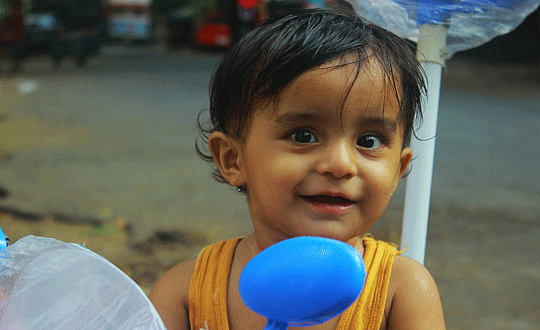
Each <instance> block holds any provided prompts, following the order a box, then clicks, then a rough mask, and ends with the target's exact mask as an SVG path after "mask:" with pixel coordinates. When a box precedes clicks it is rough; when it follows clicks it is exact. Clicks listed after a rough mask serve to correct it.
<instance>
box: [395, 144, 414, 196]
mask: <svg viewBox="0 0 540 330" xmlns="http://www.w3.org/2000/svg"><path fill="white" fill-rule="evenodd" d="M412 157H413V152H412V149H411V148H409V147H405V148H403V150H401V156H400V164H399V172H398V176H397V178H396V183H395V187H394V189H395V188H397V185H398V183H399V181H400V180H401V178H403V175H405V173H406V172H407V169H408V168H409V165H410V164H411V160H412Z"/></svg>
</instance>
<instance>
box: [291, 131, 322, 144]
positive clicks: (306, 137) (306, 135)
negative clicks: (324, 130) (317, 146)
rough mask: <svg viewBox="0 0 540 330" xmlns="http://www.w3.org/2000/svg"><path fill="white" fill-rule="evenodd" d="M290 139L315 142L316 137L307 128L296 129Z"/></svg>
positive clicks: (300, 141) (305, 142)
mask: <svg viewBox="0 0 540 330" xmlns="http://www.w3.org/2000/svg"><path fill="white" fill-rule="evenodd" d="M291 140H293V141H294V142H296V143H302V144H307V143H315V142H317V138H316V137H315V134H313V133H312V132H311V131H310V130H308V129H297V130H295V131H294V132H292V134H291Z"/></svg>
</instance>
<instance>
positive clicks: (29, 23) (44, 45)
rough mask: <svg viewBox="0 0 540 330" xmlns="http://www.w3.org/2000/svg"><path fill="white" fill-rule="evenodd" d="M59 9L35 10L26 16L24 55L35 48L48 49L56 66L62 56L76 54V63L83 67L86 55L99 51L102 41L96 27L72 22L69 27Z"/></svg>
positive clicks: (34, 50) (31, 52)
mask: <svg viewBox="0 0 540 330" xmlns="http://www.w3.org/2000/svg"><path fill="white" fill-rule="evenodd" d="M59 12H62V11H61V10H60V11H59ZM59 12H56V11H49V10H46V11H38V12H34V13H31V14H28V15H27V16H26V17H25V19H24V25H25V28H26V38H25V42H24V45H23V54H24V57H26V56H30V55H32V54H34V53H37V52H41V53H49V54H50V55H51V56H52V59H53V66H54V68H55V69H57V68H58V67H59V66H60V64H61V61H62V59H64V58H75V59H76V64H77V65H78V66H80V67H83V66H84V65H86V62H87V61H88V58H89V57H91V56H95V55H98V54H99V49H100V46H101V42H100V38H99V33H98V32H99V31H98V27H97V26H96V27H95V28H93V29H92V28H88V27H84V28H79V27H77V26H72V27H71V28H70V29H68V28H66V25H65V24H64V23H63V21H62V20H61V19H60V15H59ZM62 15H63V16H66V13H65V12H62Z"/></svg>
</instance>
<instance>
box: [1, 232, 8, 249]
mask: <svg viewBox="0 0 540 330" xmlns="http://www.w3.org/2000/svg"><path fill="white" fill-rule="evenodd" d="M8 243H9V238H7V237H6V235H4V232H3V231H2V228H0V250H2V249H4V248H6V247H7V246H8Z"/></svg>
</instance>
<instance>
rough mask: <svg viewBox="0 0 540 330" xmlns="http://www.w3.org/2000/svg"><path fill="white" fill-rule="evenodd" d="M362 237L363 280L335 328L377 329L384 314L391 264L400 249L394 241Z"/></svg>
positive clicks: (339, 329) (345, 329) (338, 329)
mask: <svg viewBox="0 0 540 330" xmlns="http://www.w3.org/2000/svg"><path fill="white" fill-rule="evenodd" d="M362 241H363V244H364V249H365V250H364V256H363V259H364V263H365V265H366V272H367V276H366V283H365V285H364V289H363V291H362V293H361V294H360V297H359V298H358V299H357V300H356V301H355V302H354V303H353V304H352V305H351V306H350V307H349V308H348V309H347V310H345V312H343V314H342V315H341V317H340V320H339V323H338V326H337V330H353V329H354V330H359V329H362V330H378V329H379V328H380V325H381V322H382V319H383V317H384V308H385V306H386V295H387V292H388V283H389V282H390V273H391V271H392V264H393V263H394V258H395V256H396V254H399V253H400V252H398V251H397V248H396V246H395V245H392V244H389V243H386V242H382V241H376V240H375V239H374V238H373V237H371V236H370V235H365V236H364V237H362Z"/></svg>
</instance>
